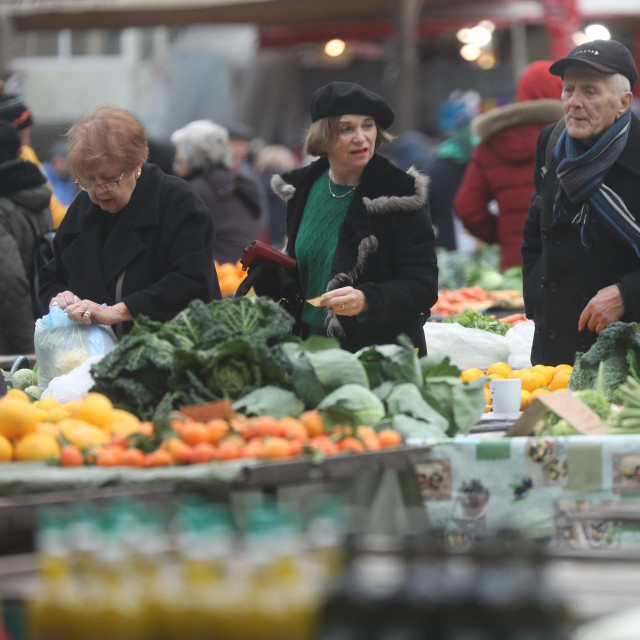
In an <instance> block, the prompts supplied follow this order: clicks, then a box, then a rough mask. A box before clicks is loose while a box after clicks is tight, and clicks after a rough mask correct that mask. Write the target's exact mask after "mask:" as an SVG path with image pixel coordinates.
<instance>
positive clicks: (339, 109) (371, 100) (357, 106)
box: [310, 81, 394, 129]
mask: <svg viewBox="0 0 640 640" xmlns="http://www.w3.org/2000/svg"><path fill="white" fill-rule="evenodd" d="M310 112H311V120H312V121H313V122H315V121H316V120H319V119H320V118H330V117H331V116H343V115H345V114H347V113H352V114H354V115H363V116H371V117H372V118H374V119H375V121H376V123H377V124H378V125H379V126H380V128H381V129H388V128H389V127H390V126H391V125H392V123H393V118H394V113H393V110H392V109H391V107H390V106H389V105H388V104H387V103H386V102H385V101H384V99H383V98H382V97H380V96H379V95H378V94H377V93H374V92H373V91H369V90H368V89H365V88H364V87H361V86H360V85H359V84H356V83H355V82H341V81H337V82H330V83H329V84H326V85H324V87H320V88H319V89H317V90H316V91H315V92H314V94H313V95H312V96H311V104H310Z"/></svg>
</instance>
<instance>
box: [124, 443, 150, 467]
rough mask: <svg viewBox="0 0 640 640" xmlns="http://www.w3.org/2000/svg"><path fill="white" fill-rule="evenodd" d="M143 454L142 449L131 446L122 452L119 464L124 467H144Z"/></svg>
mask: <svg viewBox="0 0 640 640" xmlns="http://www.w3.org/2000/svg"><path fill="white" fill-rule="evenodd" d="M144 463H145V454H144V451H141V450H140V449H137V448H136V447H131V448H130V449H125V450H124V451H123V452H122V457H121V458H120V464H121V465H122V466H124V467H144Z"/></svg>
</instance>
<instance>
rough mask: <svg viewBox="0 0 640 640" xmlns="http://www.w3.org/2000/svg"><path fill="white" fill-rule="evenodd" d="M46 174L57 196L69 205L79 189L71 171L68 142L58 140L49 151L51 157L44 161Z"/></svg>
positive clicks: (64, 203)
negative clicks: (68, 159) (68, 158)
mask: <svg viewBox="0 0 640 640" xmlns="http://www.w3.org/2000/svg"><path fill="white" fill-rule="evenodd" d="M42 168H43V170H44V174H45V175H46V176H47V179H48V180H49V184H50V185H51V187H52V188H53V192H54V193H55V195H56V198H58V200H59V201H60V202H61V203H62V204H63V205H64V206H65V207H68V206H69V205H70V204H71V203H72V202H73V199H74V198H75V197H76V195H77V193H78V191H79V189H78V185H77V184H76V182H75V180H74V179H73V177H72V176H71V174H70V173H69V162H68V161H67V143H66V142H65V141H64V140H57V141H56V142H55V143H54V144H53V145H52V147H51V150H50V151H49V159H48V160H45V161H44V162H43V163H42Z"/></svg>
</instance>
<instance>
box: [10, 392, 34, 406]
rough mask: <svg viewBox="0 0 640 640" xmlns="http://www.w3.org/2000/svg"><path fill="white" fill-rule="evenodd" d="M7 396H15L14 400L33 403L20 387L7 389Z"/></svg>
mask: <svg viewBox="0 0 640 640" xmlns="http://www.w3.org/2000/svg"><path fill="white" fill-rule="evenodd" d="M5 398H13V399H14V400H19V401H20V402H24V403H25V404H31V400H29V396H28V395H27V394H26V393H25V392H24V391H22V390H20V389H9V391H7V393H6V394H5Z"/></svg>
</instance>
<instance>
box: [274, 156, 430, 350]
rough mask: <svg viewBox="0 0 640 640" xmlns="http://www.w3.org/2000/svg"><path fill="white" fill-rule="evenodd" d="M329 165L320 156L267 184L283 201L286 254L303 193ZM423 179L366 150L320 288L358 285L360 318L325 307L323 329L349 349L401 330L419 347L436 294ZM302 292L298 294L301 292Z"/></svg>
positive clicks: (291, 251) (290, 250)
mask: <svg viewBox="0 0 640 640" xmlns="http://www.w3.org/2000/svg"><path fill="white" fill-rule="evenodd" d="M328 166H329V163H328V161H327V159H326V158H320V159H319V160H316V161H315V162H313V163H312V164H311V165H309V166H307V167H304V168H302V169H296V170H294V171H291V172H288V173H284V174H282V175H275V176H273V178H272V181H271V186H272V188H273V190H274V191H275V193H276V194H278V195H279V196H280V197H281V198H282V199H283V200H285V201H286V202H287V238H288V240H287V247H286V249H285V251H286V253H287V254H288V255H290V256H292V257H293V258H295V257H296V255H295V245H296V238H297V235H298V229H299V228H300V222H301V220H302V215H303V213H304V208H305V205H306V202H307V198H308V196H309V192H310V190H311V187H312V185H313V183H314V182H315V181H316V179H317V178H318V177H319V176H320V175H322V173H324V172H325V171H326V170H327V168H328ZM427 188H428V178H427V177H426V176H423V175H421V174H420V173H418V172H417V171H414V170H412V169H410V170H409V171H408V172H407V173H405V172H404V171H401V170H400V169H398V168H397V167H396V166H394V165H393V164H391V163H390V162H389V161H388V160H387V159H386V158H383V157H382V156H380V155H378V154H374V156H373V157H372V158H371V160H370V161H369V162H368V163H367V165H366V167H365V168H364V171H363V172H362V178H361V181H360V184H359V185H358V188H357V189H356V191H355V193H354V195H353V199H352V200H351V203H350V204H349V208H348V210H347V213H346V216H345V220H344V222H343V223H342V226H341V227H340V232H339V236H338V245H337V247H336V252H335V255H334V258H333V264H332V267H331V279H330V280H329V282H328V283H327V287H326V290H327V291H331V290H333V289H338V288H340V287H344V286H349V285H351V286H353V287H355V288H356V289H360V290H361V291H362V292H363V293H364V294H365V296H366V298H367V303H368V305H369V310H368V311H367V313H366V315H365V319H364V320H363V319H362V318H359V319H358V318H357V317H347V316H338V315H336V314H335V313H333V311H332V310H331V309H328V313H329V324H328V327H327V333H328V335H332V336H334V337H336V338H338V339H339V340H340V343H341V345H342V347H343V348H345V349H348V350H350V351H357V350H358V349H360V348H362V347H365V346H368V345H372V344H387V343H393V342H396V340H397V337H398V335H399V334H401V333H404V334H407V335H408V336H409V338H410V339H411V340H412V341H413V343H414V344H415V345H416V347H418V348H419V352H420V354H421V355H422V354H425V353H426V344H425V338H424V329H423V325H424V322H425V321H426V319H427V318H428V317H429V313H430V311H429V310H430V308H431V307H432V306H433V305H434V304H435V302H436V300H437V298H438V267H437V262H436V253H435V236H434V232H433V227H432V225H431V218H430V216H429V211H428V205H427ZM302 295H303V297H305V296H304V292H302Z"/></svg>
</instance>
